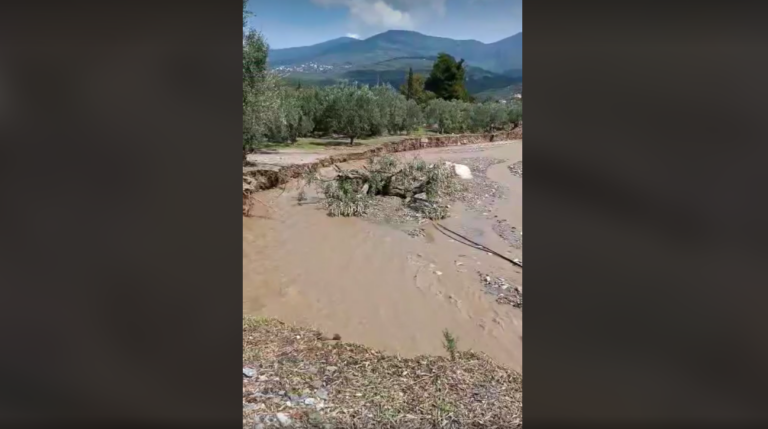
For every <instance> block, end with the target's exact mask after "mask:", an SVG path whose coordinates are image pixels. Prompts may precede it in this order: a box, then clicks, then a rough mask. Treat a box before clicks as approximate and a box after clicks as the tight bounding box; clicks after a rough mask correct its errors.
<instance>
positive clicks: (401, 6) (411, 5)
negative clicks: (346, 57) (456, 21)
mask: <svg viewBox="0 0 768 429" xmlns="http://www.w3.org/2000/svg"><path fill="white" fill-rule="evenodd" d="M312 2H313V3H315V4H319V5H323V6H344V7H346V8H347V9H349V15H350V29H351V30H353V31H354V32H357V31H362V32H365V33H370V32H371V31H379V30H390V29H401V30H412V29H414V28H416V26H417V24H419V23H420V22H422V21H424V20H425V19H434V17H435V14H437V16H439V17H442V16H444V15H445V3H446V0H312Z"/></svg>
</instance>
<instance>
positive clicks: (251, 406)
mask: <svg viewBox="0 0 768 429" xmlns="http://www.w3.org/2000/svg"><path fill="white" fill-rule="evenodd" d="M255 409H256V405H254V404H249V403H247V402H243V411H253V410H255Z"/></svg>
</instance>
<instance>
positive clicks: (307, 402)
mask: <svg viewBox="0 0 768 429" xmlns="http://www.w3.org/2000/svg"><path fill="white" fill-rule="evenodd" d="M304 405H307V406H310V407H311V406H313V405H315V398H306V399H304Z"/></svg>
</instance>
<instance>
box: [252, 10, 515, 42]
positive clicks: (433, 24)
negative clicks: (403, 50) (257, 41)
mask: <svg viewBox="0 0 768 429" xmlns="http://www.w3.org/2000/svg"><path fill="white" fill-rule="evenodd" d="M248 10H250V11H251V12H253V13H254V14H256V16H254V17H251V19H250V20H249V26H250V27H251V28H254V29H256V30H259V31H261V32H262V33H264V35H265V36H266V38H267V41H268V42H269V44H270V47H272V48H275V49H278V48H289V47H293V46H306V45H312V44H315V43H319V42H324V41H326V40H330V39H334V38H336V37H341V36H346V35H350V36H352V37H358V38H363V39H364V38H366V37H370V36H372V35H374V34H378V33H381V32H383V31H386V30H393V29H403V30H414V31H418V32H420V33H424V34H429V35H432V36H440V37H450V38H452V39H475V40H479V41H481V42H485V43H489V42H495V41H497V40H500V39H503V38H505V37H509V36H511V35H513V34H516V33H519V32H521V31H523V2H522V0H250V1H249V2H248Z"/></svg>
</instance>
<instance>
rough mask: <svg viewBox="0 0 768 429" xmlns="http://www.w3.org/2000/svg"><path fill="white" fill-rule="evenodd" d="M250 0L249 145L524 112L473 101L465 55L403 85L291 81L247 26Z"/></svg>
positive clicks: (514, 119) (441, 128)
mask: <svg viewBox="0 0 768 429" xmlns="http://www.w3.org/2000/svg"><path fill="white" fill-rule="evenodd" d="M246 3H247V0H243V145H244V148H246V149H249V148H253V147H255V146H256V145H258V143H260V142H267V141H268V142H295V141H296V139H297V138H299V137H319V136H330V135H341V136H345V137H346V138H348V139H349V141H350V144H354V141H355V139H356V138H359V137H372V136H380V135H383V134H389V135H398V134H403V133H409V132H413V131H415V130H417V129H419V128H420V127H423V126H425V125H426V126H432V127H435V129H436V130H437V131H438V132H440V133H463V132H494V131H499V130H503V129H511V128H514V127H516V126H517V125H518V123H519V122H520V121H521V119H522V105H521V104H520V103H512V102H509V103H507V104H501V103H495V102H487V103H474V102H473V101H474V100H473V99H472V98H471V97H470V95H469V94H468V93H467V90H466V88H465V87H464V81H465V73H464V61H463V60H460V61H456V60H455V59H454V58H453V57H452V56H450V55H448V54H444V53H441V54H439V55H438V58H437V60H436V61H435V63H434V66H433V68H432V71H431V73H430V74H429V76H427V77H424V76H421V75H418V74H414V73H413V70H412V69H411V70H409V71H408V77H407V79H406V82H405V83H404V84H403V85H401V87H400V88H399V90H396V89H395V88H393V87H391V86H390V85H388V84H385V85H378V86H372V87H371V86H367V85H359V84H357V83H350V82H341V83H338V84H335V85H332V86H327V87H322V88H315V87H308V88H302V87H301V84H299V85H298V86H296V87H294V86H289V85H287V84H286V81H285V80H284V79H282V78H281V77H280V76H279V75H277V74H275V73H274V72H272V71H270V70H268V67H267V55H268V50H269V48H268V45H267V43H266V42H265V40H264V37H263V36H262V35H261V34H260V33H258V32H256V31H253V30H248V29H247V28H246V19H247V15H248V13H247V11H246Z"/></svg>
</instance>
